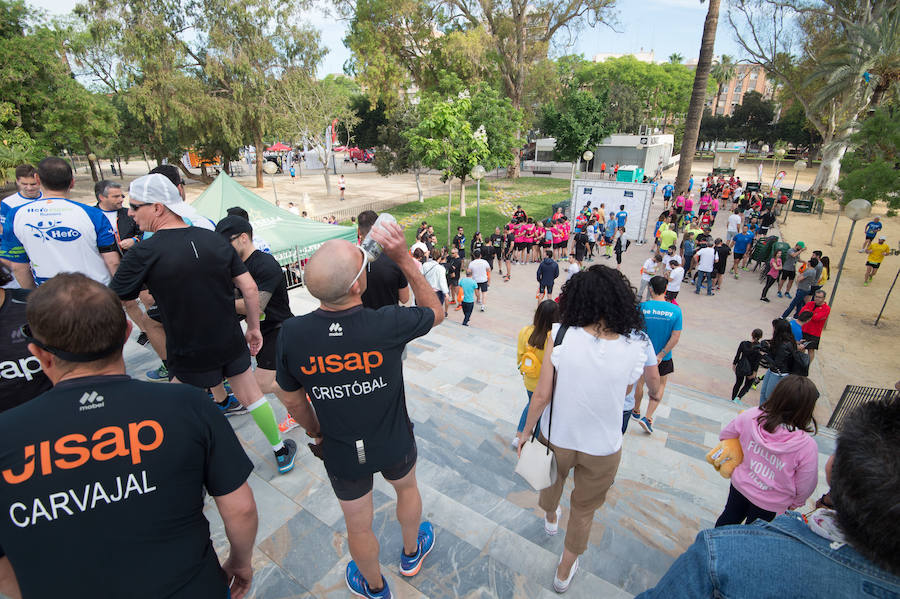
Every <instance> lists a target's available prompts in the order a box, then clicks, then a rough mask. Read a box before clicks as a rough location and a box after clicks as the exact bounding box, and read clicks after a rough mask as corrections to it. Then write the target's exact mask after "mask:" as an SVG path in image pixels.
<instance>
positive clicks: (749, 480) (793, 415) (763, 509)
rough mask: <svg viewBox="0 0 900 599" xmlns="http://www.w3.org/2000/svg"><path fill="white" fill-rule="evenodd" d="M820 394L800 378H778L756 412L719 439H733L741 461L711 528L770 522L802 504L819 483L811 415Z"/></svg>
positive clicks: (737, 420) (743, 415) (744, 414)
mask: <svg viewBox="0 0 900 599" xmlns="http://www.w3.org/2000/svg"><path fill="white" fill-rule="evenodd" d="M818 398H819V391H818V390H817V389H816V385H815V384H814V383H813V382H812V381H811V380H809V379H808V378H807V377H805V376H799V375H796V374H791V375H788V376H786V377H785V378H783V379H782V380H781V381H780V382H779V383H778V386H777V387H775V391H774V392H773V393H772V395H770V396H769V399H768V401H766V403H764V404H763V405H762V407H761V408H751V409H749V410H746V411H744V412H741V413H740V414H738V416H737V417H736V418H735V419H734V420H732V421H731V422H730V423H729V424H728V425H727V426H726V427H725V428H724V429H722V433H721V434H720V435H719V439H721V440H723V441H724V440H725V439H738V440H740V443H741V450H742V451H743V452H744V459H743V460H742V461H741V463H740V464H738V466H737V468H735V469H734V472H733V473H732V474H731V489H730V490H729V492H728V502H727V503H726V504H725V509H724V510H723V511H722V515H721V516H719V519H718V520H716V527H719V526H728V525H729V524H741V523H743V522H745V521H746V522H747V524H749V523H751V522H753V521H754V520H756V519H762V520H766V521H768V522H771V521H772V520H773V519H774V518H775V516H777V515H779V514H783V513H784V512H785V511H787V510H790V509H796V508H798V507H800V506H802V505H804V504H805V503H806V500H807V499H809V496H810V495H812V493H813V491H815V490H816V483H818V478H819V460H818V454H819V449H818V446H817V445H816V442H815V441H814V440H813V438H812V436H811V435H810V433H814V432H818V427H817V426H816V421H815V419H814V418H813V409H814V408H815V406H816V400H817V399H818Z"/></svg>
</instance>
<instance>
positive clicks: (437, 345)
mask: <svg viewBox="0 0 900 599" xmlns="http://www.w3.org/2000/svg"><path fill="white" fill-rule="evenodd" d="M413 344H415V345H423V346H425V347H427V348H429V349H440V348H441V347H442V345H441V344H440V343H438V342H436V341H435V340H434V339H424V338H419V339H416V340H415V341H413V342H412V343H411V345H413Z"/></svg>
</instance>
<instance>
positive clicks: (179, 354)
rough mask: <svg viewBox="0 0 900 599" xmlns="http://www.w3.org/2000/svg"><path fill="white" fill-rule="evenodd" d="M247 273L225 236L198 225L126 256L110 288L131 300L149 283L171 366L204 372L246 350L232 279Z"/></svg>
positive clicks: (163, 234)
mask: <svg viewBox="0 0 900 599" xmlns="http://www.w3.org/2000/svg"><path fill="white" fill-rule="evenodd" d="M245 272H247V267H246V266H245V265H244V263H243V262H241V259H240V258H239V257H238V255H237V252H235V251H234V248H233V247H231V244H229V243H228V241H227V240H226V239H225V238H224V237H223V236H222V235H219V234H218V233H216V232H214V231H209V230H207V229H201V228H199V227H184V228H178V229H163V230H161V231H157V232H156V233H154V234H153V237H151V238H149V239H145V240H144V241H142V242H141V243H139V244H137V245H135V246H134V247H132V248H131V249H130V250H128V252H126V253H125V256H124V257H123V258H122V263H121V264H120V265H119V269H118V270H117V271H116V274H115V276H114V277H113V280H112V282H110V284H109V286H110V287H111V288H112V290H113V291H114V292H115V293H116V294H117V295H118V296H119V297H120V298H122V299H123V300H131V299H135V298H136V297H137V296H138V293H139V292H140V290H141V286H142V285H145V284H146V285H147V288H148V289H149V290H150V293H151V294H152V295H153V298H154V299H155V300H156V305H157V306H158V307H159V313H160V316H161V317H162V323H163V327H164V328H165V330H166V351H167V352H168V360H169V362H170V363H171V364H173V365H174V366H176V367H177V368H178V369H181V370H187V371H192V372H199V371H205V370H214V369H216V368H218V367H220V366H222V365H223V364H227V363H229V362H231V361H233V360H235V359H237V358H238V357H239V356H240V355H241V353H242V352H244V351H246V350H247V343H246V341H245V340H244V334H243V333H242V332H241V326H240V323H239V321H238V316H237V312H235V310H234V281H233V279H234V277H236V276H238V275H241V274H243V273H245Z"/></svg>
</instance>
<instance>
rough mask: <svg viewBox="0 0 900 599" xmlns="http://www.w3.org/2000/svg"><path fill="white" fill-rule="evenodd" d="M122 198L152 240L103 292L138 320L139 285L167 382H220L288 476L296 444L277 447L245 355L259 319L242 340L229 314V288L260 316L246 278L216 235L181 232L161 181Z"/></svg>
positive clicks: (150, 180)
mask: <svg viewBox="0 0 900 599" xmlns="http://www.w3.org/2000/svg"><path fill="white" fill-rule="evenodd" d="M129 195H130V196H131V207H130V209H129V210H130V213H131V215H132V217H133V218H134V219H135V221H137V223H138V225H139V226H140V227H141V230H143V231H152V232H153V237H151V238H149V239H145V240H144V241H142V242H141V243H139V244H137V245H136V246H134V247H133V248H131V249H130V250H129V251H128V253H127V254H125V257H124V258H123V259H122V264H121V265H120V266H119V270H117V271H116V275H115V277H113V280H112V282H111V283H110V287H111V288H112V290H113V291H115V292H116V294H117V295H118V296H119V297H120V298H122V300H123V301H124V302H125V308H126V310H128V312H129V314H133V313H134V314H135V315H134V316H133V318H132V319H133V320H138V321H139V320H140V318H141V310H140V308H139V307H138V306H137V304H136V303H135V302H134V300H135V298H137V297H138V293H139V292H140V290H141V287H142V286H143V285H145V284H146V285H147V287H148V288H149V290H150V293H151V294H152V295H153V298H154V300H155V301H156V306H157V307H158V308H159V314H160V318H161V320H162V323H163V328H164V329H165V332H166V354H167V360H168V370H169V375H170V376H171V377H172V380H173V381H175V382H184V383H187V384H189V385H193V386H195V387H200V388H201V389H209V388H211V387H215V386H217V385H219V383H221V382H222V380H223V379H225V378H227V379H228V380H229V383H230V384H231V388H232V390H233V391H234V396H235V397H236V398H237V401H238V402H240V404H241V405H242V406H243V407H244V408H246V409H247V411H249V412H250V415H251V416H253V420H254V421H255V422H256V424H257V426H259V428H260V430H261V431H262V432H263V434H264V435H265V436H266V439H267V440H268V441H269V443H270V444H271V445H272V450H273V451H274V452H275V461H276V463H277V465H278V471H279V472H280V473H281V474H284V473H287V472H290V471H291V469H293V467H294V454H295V453H296V451H297V445H296V443H294V441H293V440H291V439H285V440H284V441H282V439H281V434H280V433H279V431H278V423H277V422H276V421H275V413H274V412H273V411H272V407H271V406H270V405H269V402H267V401H266V399H265V397H263V394H262V391H261V390H260V388H259V385H258V384H257V382H256V379H255V378H254V377H253V372H252V371H251V370H250V355H251V352H252V354H253V355H256V354H257V353H258V352H259V350H260V349H261V347H262V343H263V337H262V333H261V332H260V326H259V318H258V317H257V318H250V319H248V320H247V333H246V335H245V334H243V333H242V332H241V326H240V323H239V321H238V317H237V313H236V312H235V304H234V288H235V287H237V288H238V289H239V290H240V292H241V294H242V296H243V298H244V304H245V306H246V311H247V314H260V310H259V291H258V290H257V287H256V283H255V282H254V281H253V277H252V276H250V273H248V272H247V267H246V266H245V265H244V263H243V262H241V259H240V258H238V255H237V254H236V253H235V251H234V249H233V248H232V247H231V246H229V245H228V242H227V241H225V240H224V239H222V236H221V235H219V234H217V233H215V232H214V231H208V230H206V229H201V228H199V227H189V226H187V224H186V223H185V222H184V221H183V220H182V217H181V213H182V212H183V211H184V210H183V208H184V206H186V204H185V203H184V201H183V200H181V196H180V195H179V193H178V190H177V189H176V188H175V186H174V185H172V183H171V181H169V180H168V179H167V178H166V177H165V176H163V175H161V174H152V175H146V176H144V177H139V178H138V179H135V180H134V181H132V183H131V187H130V188H129ZM248 345H249V351H248ZM225 402H226V404H225V405H221V404H220V406H219V407H220V409H222V410H223V411H225V410H226V409H231V407H232V406H231V405H230V404H231V403H232V398H229V397H226V398H225Z"/></svg>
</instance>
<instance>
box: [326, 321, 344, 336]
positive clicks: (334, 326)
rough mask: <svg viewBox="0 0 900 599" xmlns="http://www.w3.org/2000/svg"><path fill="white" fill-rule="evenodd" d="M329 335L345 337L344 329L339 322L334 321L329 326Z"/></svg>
mask: <svg viewBox="0 0 900 599" xmlns="http://www.w3.org/2000/svg"><path fill="white" fill-rule="evenodd" d="M328 336H329V337H343V336H344V329H343V327H341V325H340V324H339V323H337V322H332V323H331V326H329V327H328Z"/></svg>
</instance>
